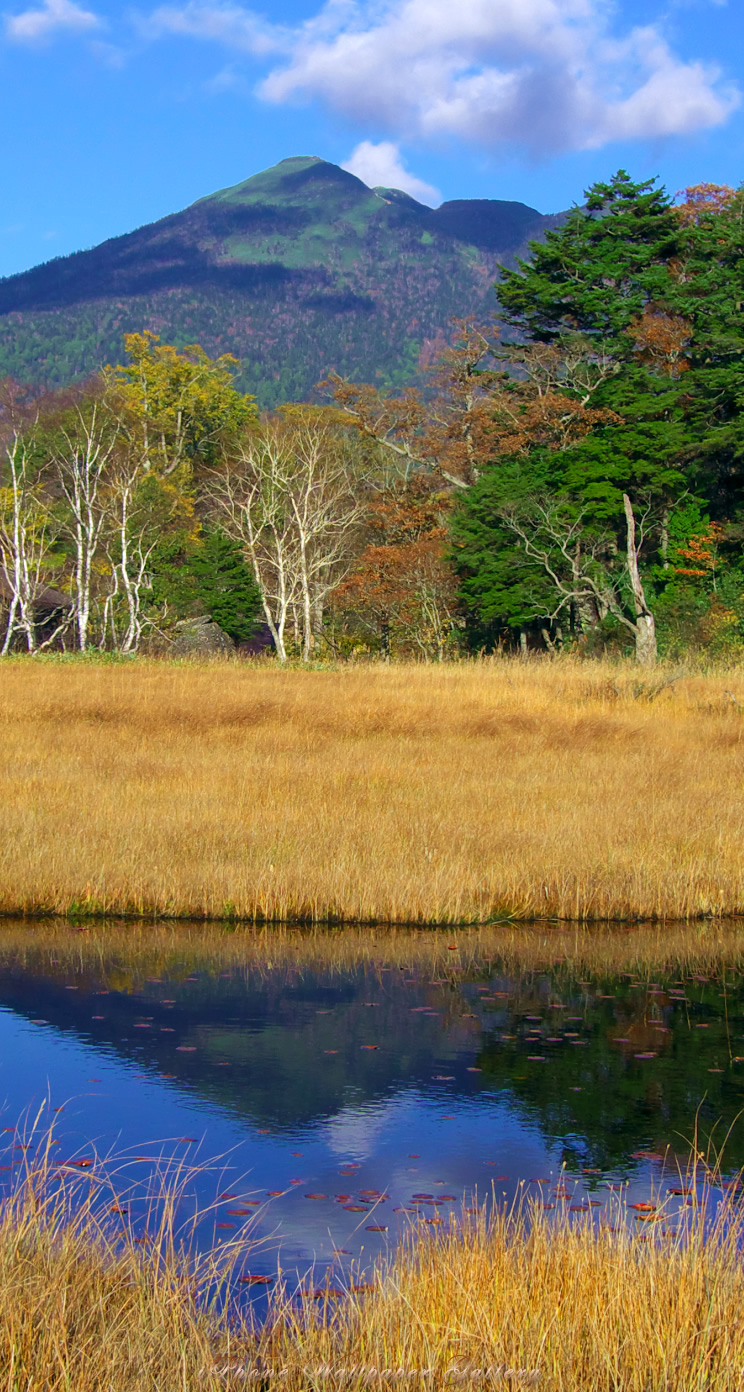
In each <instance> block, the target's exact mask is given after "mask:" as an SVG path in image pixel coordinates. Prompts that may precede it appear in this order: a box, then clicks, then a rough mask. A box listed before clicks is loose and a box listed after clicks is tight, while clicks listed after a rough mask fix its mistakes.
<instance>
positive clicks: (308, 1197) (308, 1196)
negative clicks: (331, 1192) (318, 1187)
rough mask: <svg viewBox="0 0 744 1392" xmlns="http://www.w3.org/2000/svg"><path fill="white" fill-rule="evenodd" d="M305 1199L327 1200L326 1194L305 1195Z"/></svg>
mask: <svg viewBox="0 0 744 1392" xmlns="http://www.w3.org/2000/svg"><path fill="white" fill-rule="evenodd" d="M305 1198H306V1199H327V1198H328V1195H327V1194H306V1195H305Z"/></svg>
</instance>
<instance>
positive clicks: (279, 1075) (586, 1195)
mask: <svg viewBox="0 0 744 1392" xmlns="http://www.w3.org/2000/svg"><path fill="white" fill-rule="evenodd" d="M118 946H119V949H120V948H121V942H119V944H118ZM190 965H192V964H189V963H188V962H187V961H186V960H185V959H184V960H180V959H179V957H178V954H177V953H176V952H174V953H173V955H172V957H170V958H168V959H167V962H166V965H165V967H164V968H163V969H162V971H161V975H160V977H159V978H149V979H145V978H144V977H140V976H139V974H138V972H139V968H138V966H137V962H136V960H135V959H133V961H132V964H131V967H130V968H129V969H127V968H126V967H122V963H121V952H120V951H119V956H118V963H117V965H116V967H111V966H107V965H106V963H105V962H99V963H98V965H96V964H95V959H93V961H87V960H86V959H85V957H84V956H82V957H81V958H80V960H79V961H78V962H77V964H76V965H70V964H69V962H68V959H67V958H65V959H64V960H62V959H60V960H58V961H56V962H55V961H54V960H51V959H50V957H49V955H48V954H47V955H46V956H44V955H43V954H40V955H39V957H38V961H35V960H34V959H33V958H29V955H28V954H25V955H23V956H21V955H19V956H18V958H17V959H14V958H13V956H12V955H11V956H9V955H8V954H7V953H6V954H5V955H4V958H3V961H2V967H1V968H0V1098H1V1099H2V1100H3V1102H4V1124H5V1126H6V1127H9V1128H14V1127H15V1126H16V1125H18V1124H20V1125H21V1127H22V1126H23V1125H24V1121H23V1118H24V1117H27V1116H29V1115H31V1114H32V1113H33V1112H34V1111H35V1110H36V1108H37V1107H38V1106H41V1105H42V1104H43V1103H44V1099H45V1098H46V1097H47V1096H48V1099H49V1101H48V1106H49V1107H51V1108H58V1107H63V1108H64V1110H63V1111H61V1112H56V1113H54V1118H55V1134H56V1137H57V1139H58V1140H59V1142H60V1145H59V1147H58V1148H57V1149H56V1151H55V1155H57V1156H58V1157H59V1158H60V1159H62V1160H67V1159H73V1158H75V1157H78V1158H80V1157H82V1156H86V1155H90V1154H93V1153H94V1151H96V1152H98V1153H99V1154H106V1153H114V1154H116V1155H118V1156H120V1155H121V1154H122V1152H125V1151H126V1152H128V1153H129V1155H132V1154H133V1153H136V1154H138V1155H143V1154H146V1155H148V1156H151V1157H153V1159H154V1158H156V1157H164V1156H176V1157H179V1158H184V1159H187V1160H188V1162H189V1163H195V1162H211V1163H210V1164H209V1166H208V1167H207V1169H206V1170H205V1171H204V1172H203V1173H201V1174H200V1175H199V1176H198V1178H197V1179H195V1181H194V1182H193V1184H192V1185H191V1186H190V1191H193V1195H194V1200H195V1201H198V1202H199V1203H200V1204H211V1203H212V1202H213V1201H214V1200H215V1198H216V1197H217V1196H218V1195H220V1194H225V1193H226V1194H229V1195H231V1196H234V1197H230V1198H226V1199H224V1200H221V1201H219V1202H218V1203H217V1206H216V1208H215V1209H214V1210H213V1211H212V1212H210V1213H209V1215H208V1216H207V1217H205V1219H204V1221H203V1223H202V1229H203V1231H202V1238H203V1240H204V1241H207V1240H209V1241H212V1240H214V1239H215V1238H217V1239H218V1240H229V1239H230V1237H231V1236H233V1235H234V1234H236V1233H237V1232H239V1231H240V1230H241V1229H242V1227H243V1225H244V1224H246V1223H250V1224H251V1225H252V1231H253V1232H255V1233H256V1235H260V1236H262V1237H264V1238H268V1239H270V1240H269V1242H268V1245H267V1246H266V1247H265V1248H264V1249H263V1250H259V1251H258V1252H257V1253H256V1256H255V1260H252V1264H251V1269H252V1270H256V1271H265V1272H270V1271H272V1270H275V1269H276V1265H277V1248H280V1251H281V1256H280V1261H281V1265H282V1267H283V1268H284V1269H285V1271H292V1270H294V1269H295V1268H296V1269H299V1270H304V1269H305V1268H307V1267H308V1265H309V1264H310V1263H312V1262H315V1264H316V1273H318V1272H319V1273H320V1274H322V1273H323V1272H324V1271H325V1268H326V1265H327V1264H328V1263H332V1262H333V1261H334V1260H335V1261H336V1262H338V1260H339V1259H338V1258H334V1249H343V1253H344V1255H343V1256H342V1258H341V1259H340V1260H341V1263H342V1265H343V1263H346V1264H348V1262H349V1261H350V1260H352V1259H355V1260H360V1261H361V1263H362V1264H364V1263H365V1262H366V1260H367V1259H368V1258H369V1257H370V1256H374V1255H376V1254H377V1253H378V1252H379V1251H381V1250H384V1249H385V1247H386V1246H389V1245H390V1244H391V1243H393V1242H394V1241H395V1240H396V1238H397V1236H398V1235H399V1233H400V1232H402V1231H403V1230H404V1229H405V1228H406V1227H407V1226H408V1225H409V1224H410V1223H411V1222H417V1221H418V1220H419V1216H421V1217H424V1218H427V1219H429V1220H431V1219H434V1220H436V1219H441V1220H442V1221H443V1222H446V1221H448V1215H449V1214H450V1213H453V1214H458V1215H459V1213H460V1211H461V1207H462V1204H463V1202H464V1203H465V1205H466V1206H469V1205H471V1204H472V1203H473V1202H474V1201H478V1200H483V1199H486V1198H488V1196H490V1195H491V1193H492V1191H493V1192H495V1193H496V1194H497V1195H498V1196H501V1195H506V1197H507V1199H509V1200H511V1199H513V1198H514V1197H515V1196H516V1195H518V1194H519V1193H520V1192H521V1191H522V1189H523V1188H525V1187H526V1188H527V1189H528V1191H531V1192H534V1193H537V1192H538V1188H537V1186H536V1183H535V1182H536V1181H538V1180H539V1181H542V1189H541V1191H540V1192H541V1193H542V1197H543V1200H544V1201H545V1202H546V1203H556V1202H560V1196H556V1194H555V1193H554V1192H552V1191H553V1189H554V1187H555V1185H556V1181H558V1180H559V1179H560V1176H561V1170H562V1167H563V1169H564V1173H565V1175H566V1181H567V1183H566V1195H567V1196H568V1198H567V1200H566V1201H567V1202H570V1203H571V1204H573V1205H576V1206H577V1207H578V1208H579V1209H580V1210H581V1209H585V1208H586V1206H587V1205H592V1204H594V1205H596V1206H597V1209H596V1211H597V1212H601V1211H603V1209H604V1207H605V1206H606V1204H607V1203H608V1201H609V1202H612V1200H611V1197H610V1196H611V1192H612V1191H610V1190H608V1188H607V1185H608V1184H613V1185H616V1186H617V1185H627V1190H626V1191H625V1192H626V1194H627V1197H628V1199H629V1200H631V1201H633V1200H634V1199H636V1198H638V1199H647V1198H648V1196H649V1192H650V1189H652V1188H654V1187H655V1189H656V1190H657V1192H659V1193H661V1194H662V1195H664V1194H666V1191H667V1189H668V1188H669V1187H675V1186H676V1185H678V1184H679V1180H678V1176H677V1169H676V1166H677V1163H678V1162H679V1163H681V1164H682V1166H684V1165H685V1163H686V1160H687V1156H688V1153H689V1145H688V1144H687V1143H688V1142H689V1140H690V1139H691V1138H692V1136H693V1132H694V1126H695V1118H696V1113H698V1114H699V1118H700V1124H701V1129H702V1133H703V1135H705V1134H706V1132H710V1131H711V1130H713V1129H714V1128H715V1127H717V1128H718V1129H717V1131H716V1135H718V1136H719V1137H720V1138H721V1139H722V1137H723V1134H724V1133H725V1132H726V1131H727V1130H728V1128H729V1126H730V1125H731V1124H732V1123H733V1122H734V1119H735V1117H736V1116H737V1114H738V1112H739V1109H740V1107H741V1104H742V1097H743V1096H744V1062H739V1061H738V1056H739V1051H741V1053H742V1055H744V985H743V983H742V979H741V977H740V976H739V975H737V974H734V973H732V972H731V971H727V972H726V973H725V977H724V980H723V981H722V980H721V978H720V976H719V977H717V978H713V977H711V978H709V979H705V978H703V977H701V976H696V977H694V978H688V979H686V980H684V979H682V976H681V973H677V974H676V976H675V978H672V977H670V978H668V979H667V978H663V979H662V978H659V977H658V976H657V977H656V978H655V979H654V980H653V981H650V980H648V981H647V980H644V981H641V980H640V979H639V978H638V977H635V978H633V977H630V976H627V975H626V976H623V977H619V978H604V979H601V980H600V979H596V978H595V979H594V980H592V981H591V982H587V981H584V982H579V981H578V980H576V979H574V978H572V977H570V976H569V975H568V974H567V973H566V972H565V971H563V970H560V971H559V970H556V971H555V972H550V971H533V972H525V973H524V974H522V975H520V976H513V977H511V978H507V977H505V976H503V975H499V974H498V972H496V973H494V972H493V971H491V970H487V969H483V971H481V972H479V971H478V970H473V971H469V972H468V973H467V974H466V975H465V974H460V975H459V976H458V974H457V972H456V971H455V970H454V969H453V971H452V972H451V973H449V972H448V973H447V974H446V976H444V977H438V978H433V977H432V974H431V969H430V968H427V967H426V966H421V967H419V968H413V969H411V968H407V969H406V970H402V969H399V968H398V967H397V966H396V967H391V968H387V969H380V968H379V967H374V968H372V967H368V968H363V967H349V968H347V969H344V970H339V969H335V970H331V969H328V970H323V969H313V970H311V969H309V968H307V967H302V968H301V969H293V968H291V967H288V966H286V965H278V966H276V968H274V969H269V970H267V969H262V970H261V971H257V970H255V969H254V968H251V967H249V968H245V969H243V968H237V967H235V966H234V965H231V966H230V967H229V969H228V970H227V971H223V970H220V969H219V968H218V967H215V966H214V965H213V963H212V964H210V966H208V967H204V968H202V969H200V970H198V971H195V970H193V969H190ZM45 1114H46V1113H45ZM6 1140H7V1141H8V1144H9V1147H12V1146H13V1145H16V1146H18V1145H19V1143H20V1141H21V1140H22V1138H20V1137H18V1136H14V1135H13V1134H12V1130H11V1131H9V1132H7V1134H6ZM639 1152H641V1153H640V1154H639ZM665 1152H666V1153H667V1163H666V1167H665V1168H662V1166H661V1164H660V1162H659V1161H658V1160H654V1159H653V1158H649V1154H651V1155H662V1154H664V1153H665ZM26 1153H27V1152H20V1151H18V1150H12V1149H9V1153H8V1156H7V1157H6V1161H7V1163H11V1162H18V1161H19V1160H20V1159H21V1157H22V1156H23V1155H24V1154H26ZM726 1161H727V1166H726V1167H727V1170H728V1171H729V1172H735V1171H736V1170H737V1169H738V1168H739V1167H740V1166H741V1165H742V1164H744V1132H743V1131H742V1128H741V1126H737V1125H734V1127H733V1131H732V1134H731V1136H730V1138H729V1140H728V1143H727V1151H726ZM143 1167H145V1161H143V1160H138V1161H136V1162H135V1161H131V1162H130V1163H129V1164H128V1165H127V1166H126V1167H125V1174H128V1175H129V1176H130V1177H132V1176H137V1177H140V1178H141V1177H142V1173H143ZM2 1178H4V1180H5V1182H6V1183H7V1182H8V1178H9V1174H8V1172H7V1171H6V1172H5V1174H4V1175H3V1176H2ZM364 1191H368V1192H366V1193H365V1192H364ZM373 1191H376V1193H375V1192H373ZM377 1195H381V1196H383V1197H382V1198H378V1197H377ZM416 1195H424V1196H426V1197H424V1198H419V1199H416V1198H415V1197H414V1196H416ZM257 1199H258V1200H260V1201H261V1202H260V1205H258V1206H256V1205H255V1204H252V1203H251V1201H254V1200H257ZM678 1201H679V1202H682V1203H684V1202H685V1199H684V1197H683V1196H680V1198H679V1200H678ZM135 1207H136V1206H135ZM241 1207H245V1208H247V1209H248V1212H247V1213H246V1212H244V1213H236V1212H231V1211H230V1210H234V1209H239V1208H241ZM590 1211H591V1210H590ZM133 1214H134V1210H133ZM134 1220H136V1214H134V1216H133V1221H134ZM216 1223H217V1224H224V1225H225V1226H224V1227H216V1226H215V1224H216ZM371 1228H381V1229H383V1231H379V1232H374V1231H370V1229H371ZM347 1254H348V1255H347Z"/></svg>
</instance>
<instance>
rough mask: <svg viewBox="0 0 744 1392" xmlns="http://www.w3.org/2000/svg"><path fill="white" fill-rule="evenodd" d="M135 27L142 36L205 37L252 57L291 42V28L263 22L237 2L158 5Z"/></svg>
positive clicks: (278, 50) (193, 0)
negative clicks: (227, 3)
mask: <svg viewBox="0 0 744 1392" xmlns="http://www.w3.org/2000/svg"><path fill="white" fill-rule="evenodd" d="M138 28H139V29H140V32H141V33H142V34H143V36H144V37H145V38H149V39H159V38H163V37H164V36H165V35H168V34H181V35H184V36H186V37H188V38H192V39H208V40H213V41H215V42H217V43H221V44H224V45H225V46H226V47H227V48H230V49H234V50H237V51H238V52H242V53H251V54H253V55H254V56H256V57H262V56H265V55H267V54H273V53H284V52H286V51H287V49H288V48H289V47H291V43H292V34H291V31H289V30H286V29H282V28H280V27H279V26H278V25H273V24H269V23H267V21H266V20H264V19H262V17H261V16H260V15H257V14H254V13H253V11H252V10H244V9H242V8H241V6H239V5H210V4H209V3H200V0H189V3H188V4H186V5H182V6H178V5H160V6H159V7H158V9H156V10H153V12H152V14H150V15H148V16H147V17H146V18H140V19H139V21H138Z"/></svg>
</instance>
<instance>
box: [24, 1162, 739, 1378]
mask: <svg viewBox="0 0 744 1392" xmlns="http://www.w3.org/2000/svg"><path fill="white" fill-rule="evenodd" d="M99 1207H100V1206H99ZM559 1207H560V1205H559ZM168 1212H169V1214H170V1215H171V1217H172V1215H173V1212H174V1210H173V1208H169V1209H168ZM652 1216H653V1217H657V1216H658V1215H652ZM632 1226H633V1225H632V1224H631V1225H628V1224H626V1223H624V1222H623V1215H622V1213H619V1214H618V1215H617V1222H613V1223H612V1225H611V1227H610V1228H609V1229H605V1230H603V1229H602V1228H601V1227H599V1226H597V1225H596V1224H594V1223H592V1222H591V1221H590V1220H588V1219H583V1218H579V1219H578V1220H577V1221H574V1220H573V1219H572V1217H571V1215H570V1214H569V1213H568V1212H566V1211H565V1208H564V1211H563V1212H562V1213H561V1212H559V1213H558V1214H557V1215H556V1214H555V1213H553V1214H550V1215H547V1214H545V1213H543V1212H541V1211H540V1209H539V1207H523V1208H522V1209H517V1210H516V1211H514V1210H512V1211H495V1212H494V1213H492V1214H491V1216H490V1217H486V1215H485V1213H484V1211H483V1210H481V1211H479V1212H476V1213H475V1214H474V1215H473V1216H470V1215H467V1214H465V1215H464V1216H463V1220H462V1221H461V1222H458V1221H457V1220H455V1221H453V1222H452V1223H451V1224H450V1225H449V1226H447V1227H443V1228H441V1229H433V1230H432V1229H431V1228H429V1229H425V1228H424V1226H423V1224H421V1225H420V1226H419V1227H418V1228H417V1229H416V1230H415V1231H413V1232H412V1233H411V1236H410V1239H409V1240H408V1241H407V1242H406V1243H405V1244H404V1246H403V1247H402V1249H400V1250H399V1252H398V1253H397V1254H396V1255H395V1256H393V1257H392V1258H391V1260H390V1261H389V1262H388V1263H387V1264H384V1265H380V1266H378V1267H377V1269H376V1270H374V1271H373V1272H372V1273H371V1274H368V1275H367V1277H366V1279H365V1281H364V1282H363V1283H362V1286H363V1293H354V1290H353V1288H352V1290H351V1291H349V1289H348V1287H344V1286H343V1285H339V1286H335V1285H334V1284H333V1282H332V1280H331V1279H330V1278H326V1281H325V1283H324V1285H323V1286H322V1287H321V1288H320V1289H319V1290H316V1291H313V1290H312V1285H311V1284H310V1283H308V1284H307V1285H306V1286H305V1287H301V1288H300V1289H299V1290H298V1289H295V1290H289V1289H287V1288H286V1287H282V1285H281V1283H278V1285H277V1287H275V1294H274V1295H273V1297H272V1299H271V1301H270V1305H269V1315H268V1318H267V1320H266V1322H265V1323H264V1324H263V1325H257V1324H255V1323H253V1322H252V1321H250V1320H249V1319H247V1318H246V1317H245V1314H243V1315H242V1316H241V1314H240V1312H239V1310H238V1309H237V1308H236V1305H235V1303H234V1301H233V1302H232V1303H231V1302H227V1303H225V1301H224V1300H219V1299H215V1296H214V1291H215V1289H217V1290H218V1291H220V1292H223V1293H224V1291H225V1290H226V1284H225V1283H226V1281H229V1280H230V1278H231V1277H232V1276H236V1275H239V1274H240V1273H241V1271H242V1270H243V1269H244V1268H243V1267H242V1266H241V1265H239V1264H238V1263H239V1259H240V1258H242V1259H243V1260H244V1261H245V1263H246V1266H247V1264H248V1261H249V1257H250V1248H249V1247H244V1248H243V1250H242V1251H241V1252H238V1251H237V1250H236V1251H234V1252H233V1253H232V1254H231V1257H230V1259H229V1262H228V1264H227V1266H226V1265H225V1262H224V1260H223V1259H220V1258H218V1257H216V1256H215V1257H210V1256H209V1255H208V1256H207V1257H205V1258H202V1261H201V1267H199V1266H198V1264H197V1265H195V1263H194V1261H193V1260H192V1259H190V1257H189V1256H188V1254H186V1255H183V1254H179V1251H178V1248H177V1245H176V1243H174V1242H172V1241H169V1240H168V1232H167V1227H166V1229H165V1230H164V1229H163V1227H162V1226H161V1229H160V1233H159V1237H160V1242H159V1244H153V1245H154V1246H155V1245H157V1247H158V1250H159V1252H160V1253H161V1255H160V1256H159V1257H158V1259H157V1260H156V1259H154V1258H153V1250H152V1248H148V1249H147V1251H145V1250H144V1249H143V1248H141V1247H138V1246H137V1245H136V1244H135V1242H134V1241H133V1240H132V1239H131V1238H129V1237H128V1236H127V1235H126V1233H125V1234H124V1235H123V1236H118V1237H116V1236H114V1235H113V1234H112V1233H111V1231H110V1229H109V1227H107V1224H106V1221H105V1220H103V1221H102V1220H101V1218H100V1216H99V1212H98V1210H97V1208H96V1204H95V1203H94V1202H93V1201H92V1200H89V1201H87V1202H83V1204H82V1206H81V1207H80V1208H79V1209H78V1210H77V1211H75V1209H74V1205H70V1204H69V1203H68V1202H66V1201H65V1200H64V1199H60V1196H59V1192H58V1191H56V1190H55V1188H54V1186H53V1185H50V1179H49V1171H48V1166H45V1164H44V1163H42V1164H41V1166H40V1168H39V1169H38V1170H33V1169H32V1170H30V1171H29V1172H27V1175H26V1178H25V1180H23V1181H22V1182H21V1183H20V1185H19V1186H18V1189H17V1190H16V1194H15V1196H14V1197H13V1198H11V1200H10V1201H9V1202H8V1203H6V1205H5V1206H4V1209H3V1213H2V1217H1V1218H0V1288H2V1292H3V1299H2V1302H0V1386H2V1387H4V1388H8V1389H9V1392H10V1389H13V1392H16V1389H18V1392H20V1389H24V1392H42V1389H43V1392H63V1389H64V1392H68V1390H69V1389H74V1392H135V1390H136V1392H178V1389H182V1392H192V1390H193V1389H196V1388H205V1389H207V1392H215V1390H216V1389H217V1388H220V1389H227V1392H234V1389H237V1388H244V1387H245V1386H246V1385H249V1386H251V1385H252V1386H257V1387H261V1388H262V1389H266V1390H267V1392H275V1389H279V1388H286V1389H288V1392H309V1390H310V1389H328V1392H330V1389H336V1388H339V1389H341V1388H344V1389H349V1392H356V1389H358V1388H362V1387H369V1386H377V1387H385V1388H388V1387H390V1388H399V1387H400V1386H405V1387H412V1386H413V1387H424V1388H430V1389H433V1390H436V1389H440V1388H446V1387H450V1388H451V1387H465V1388H472V1389H477V1392H480V1389H482V1388H484V1387H489V1386H493V1387H497V1386H504V1385H506V1386H510V1387H512V1388H515V1387H518V1386H520V1385H522V1386H529V1385H533V1386H534V1385H537V1386H542V1387H545V1388H550V1389H552V1390H553V1392H649V1389H651V1388H653V1389H654V1392H733V1389H735V1388H739V1387H740V1385H741V1377H742V1368H743V1367H744V1313H743V1311H744V1304H743V1297H744V1272H743V1271H742V1262H741V1243H742V1237H743V1234H742V1217H741V1211H740V1208H739V1206H738V1203H737V1200H735V1199H733V1200H731V1199H730V1200H729V1201H728V1203H726V1204H724V1205H723V1206H722V1208H721V1209H720V1210H719V1212H718V1217H717V1218H716V1217H714V1216H712V1215H711V1212H710V1210H709V1208H708V1206H707V1205H706V1203H705V1201H703V1203H701V1205H700V1206H697V1205H696V1206H694V1207H693V1209H692V1210H688V1211H687V1216H686V1217H683V1218H682V1220H681V1226H680V1228H679V1229H678V1231H677V1232H676V1233H671V1232H667V1233H666V1235H665V1233H664V1218H663V1217H662V1218H661V1219H660V1226H655V1227H653V1228H650V1229H649V1228H646V1227H645V1225H644V1230H643V1232H642V1233H640V1234H637V1233H634V1232H633V1231H632ZM163 1238H165V1240H163ZM232 1289H233V1291H234V1290H235V1286H233V1288H232ZM303 1290H304V1293H305V1295H306V1296H315V1297H317V1296H320V1299H317V1298H315V1299H303V1298H302V1292H303ZM210 1291H211V1292H212V1294H211V1296H210V1294H209V1292H210ZM489 1368H490V1369H493V1370H494V1373H493V1374H492V1376H491V1377H489V1376H488V1375H487V1374H486V1373H485V1372H484V1371H483V1370H486V1369H489ZM373 1369H374V1370H376V1371H375V1372H374V1373H373V1372H372V1370H373ZM505 1369H512V1370H518V1372H519V1376H512V1377H511V1378H509V1377H506V1376H504V1371H503V1370H505ZM383 1370H388V1372H387V1373H385V1372H384V1371H383ZM427 1370H428V1371H427ZM455 1370H457V1371H455Z"/></svg>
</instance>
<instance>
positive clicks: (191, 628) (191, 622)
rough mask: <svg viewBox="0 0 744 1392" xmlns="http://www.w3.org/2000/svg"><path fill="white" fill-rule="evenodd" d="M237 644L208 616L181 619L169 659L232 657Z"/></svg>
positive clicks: (174, 631)
mask: <svg viewBox="0 0 744 1392" xmlns="http://www.w3.org/2000/svg"><path fill="white" fill-rule="evenodd" d="M234 652H235V644H234V642H233V640H232V638H231V637H230V635H229V633H225V630H224V629H223V628H220V626H219V624H217V623H214V622H213V620H212V619H210V618H209V616H208V615H207V616H206V617H205V618H199V619H181V620H180V622H179V623H177V624H175V626H174V629H173V638H172V640H171V642H170V644H169V646H168V656H169V657H232V656H233V654H234Z"/></svg>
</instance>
